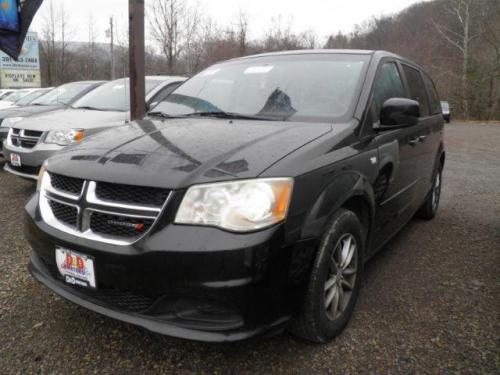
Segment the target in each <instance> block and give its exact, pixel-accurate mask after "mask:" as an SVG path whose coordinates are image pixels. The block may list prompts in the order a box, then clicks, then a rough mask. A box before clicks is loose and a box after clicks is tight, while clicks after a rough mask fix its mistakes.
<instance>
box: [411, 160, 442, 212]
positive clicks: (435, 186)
mask: <svg viewBox="0 0 500 375" xmlns="http://www.w3.org/2000/svg"><path fill="white" fill-rule="evenodd" d="M442 169H443V168H442V167H441V166H439V168H438V170H437V171H436V173H435V175H434V178H433V180H432V188H431V191H430V192H429V194H428V195H427V198H425V201H424V203H423V204H422V206H421V207H420V209H419V210H418V212H417V216H418V217H419V218H421V219H424V220H432V219H434V217H435V216H436V214H437V210H438V208H439V201H440V198H441V186H442V182H443V179H442Z"/></svg>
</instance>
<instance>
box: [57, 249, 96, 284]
mask: <svg viewBox="0 0 500 375" xmlns="http://www.w3.org/2000/svg"><path fill="white" fill-rule="evenodd" d="M56 263H57V269H58V270H59V273H60V274H61V275H62V277H63V278H64V281H66V282H67V283H68V284H72V285H78V286H81V287H84V288H96V281H95V270H94V260H93V259H92V258H91V257H89V256H87V255H83V254H79V253H75V252H74V251H71V250H68V249H64V248H62V247H56Z"/></svg>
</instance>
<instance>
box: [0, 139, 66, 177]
mask: <svg viewBox="0 0 500 375" xmlns="http://www.w3.org/2000/svg"><path fill="white" fill-rule="evenodd" d="M63 148H64V147H63V146H59V145H55V144H45V143H38V144H37V145H36V146H35V147H33V148H23V147H16V146H13V145H12V144H9V142H7V141H5V142H4V143H3V155H4V158H5V160H6V163H5V166H4V169H5V170H6V171H7V172H10V173H13V174H15V175H17V176H20V177H24V178H31V179H35V180H36V179H37V177H38V171H39V170H40V167H41V166H42V164H43V162H44V161H45V160H47V159H48V158H50V157H51V156H52V155H53V154H55V153H56V152H58V151H60V150H62V149H63ZM11 154H17V155H19V156H20V157H21V167H15V166H13V165H12V164H11V163H10V155H11Z"/></svg>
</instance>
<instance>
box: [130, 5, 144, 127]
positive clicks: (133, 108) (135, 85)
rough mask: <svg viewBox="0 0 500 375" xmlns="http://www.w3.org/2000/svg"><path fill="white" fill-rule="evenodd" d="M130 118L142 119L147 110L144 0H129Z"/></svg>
mask: <svg viewBox="0 0 500 375" xmlns="http://www.w3.org/2000/svg"><path fill="white" fill-rule="evenodd" d="M128 25H129V66H130V68H129V69H130V74H129V75H130V119H131V120H140V119H142V118H143V117H144V113H145V112H146V103H145V97H146V93H145V84H146V83H145V69H144V0H129V2H128Z"/></svg>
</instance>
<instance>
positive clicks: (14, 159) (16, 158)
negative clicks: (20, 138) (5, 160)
mask: <svg viewBox="0 0 500 375" xmlns="http://www.w3.org/2000/svg"><path fill="white" fill-rule="evenodd" d="M10 164H12V166H13V167H22V165H21V155H19V154H10Z"/></svg>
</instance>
